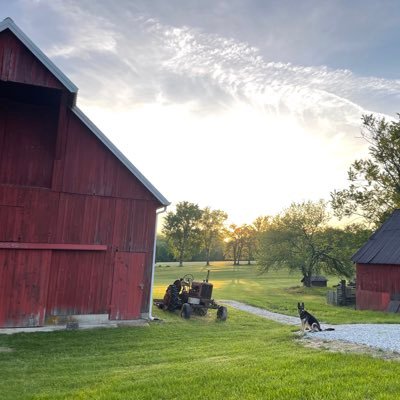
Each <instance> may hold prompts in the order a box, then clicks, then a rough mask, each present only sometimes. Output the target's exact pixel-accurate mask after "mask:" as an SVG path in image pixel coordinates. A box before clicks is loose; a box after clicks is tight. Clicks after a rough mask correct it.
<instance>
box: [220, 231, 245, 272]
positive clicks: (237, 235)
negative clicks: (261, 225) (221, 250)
mask: <svg viewBox="0 0 400 400" xmlns="http://www.w3.org/2000/svg"><path fill="white" fill-rule="evenodd" d="M246 235H247V225H242V226H237V225H236V224H231V225H229V229H228V230H227V231H226V239H225V240H226V252H227V256H228V257H231V258H232V259H233V265H239V264H240V260H241V259H242V254H243V249H244V247H245V240H246Z"/></svg>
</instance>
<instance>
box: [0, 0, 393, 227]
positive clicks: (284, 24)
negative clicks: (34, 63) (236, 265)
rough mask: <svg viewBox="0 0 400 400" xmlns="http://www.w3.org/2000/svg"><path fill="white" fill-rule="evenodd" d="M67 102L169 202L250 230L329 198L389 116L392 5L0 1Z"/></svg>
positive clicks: (2, 13)
mask: <svg viewBox="0 0 400 400" xmlns="http://www.w3.org/2000/svg"><path fill="white" fill-rule="evenodd" d="M7 16H10V17H12V18H13V19H14V21H15V22H16V23H17V25H19V27H20V28H21V29H22V30H23V31H24V32H25V33H26V34H27V35H28V36H29V37H30V38H31V39H32V40H33V41H34V42H35V43H36V44H37V45H38V46H39V47H40V48H41V49H42V50H43V51H44V52H45V53H46V54H47V55H48V56H49V57H50V58H51V59H52V60H53V62H55V64H56V65H57V66H58V67H59V68H60V69H61V70H62V71H63V72H64V73H65V74H66V75H67V76H68V77H69V78H70V79H71V80H72V81H73V82H74V83H75V84H76V85H77V86H78V87H79V94H78V106H79V107H81V108H82V109H83V111H84V112H85V113H86V114H87V115H88V116H89V117H90V118H91V119H92V120H93V122H94V123H95V124H96V125H97V126H98V127H99V128H100V129H102V130H103V132H104V133H105V134H106V135H107V136H108V137H109V138H110V139H111V140H112V141H113V142H114V143H115V144H116V145H117V146H118V147H119V148H120V149H121V150H122V151H123V152H124V153H125V154H126V156H127V157H128V158H129V159H130V160H131V161H132V163H133V164H134V165H135V166H136V167H138V168H139V170H141V172H142V173H143V174H144V175H145V176H146V177H147V178H148V179H149V180H150V181H151V182H152V183H153V184H154V185H155V186H156V187H157V188H158V189H159V190H160V191H161V192H162V193H163V194H164V195H165V196H166V197H167V198H168V199H169V200H170V201H172V202H173V203H175V202H177V201H181V200H189V201H193V202H196V203H199V204H200V206H203V207H205V206H211V207H212V208H220V209H223V210H225V211H227V212H228V214H229V215H230V220H231V221H232V222H237V223H243V222H251V221H252V220H253V219H255V218H256V217H257V216H259V215H265V214H274V213H276V212H279V211H280V210H281V209H282V208H284V207H286V206H288V205H289V204H290V203H291V202H293V201H297V202H298V201H302V200H308V199H311V200H318V199H320V198H323V199H326V200H328V199H329V193H330V192H331V191H333V190H334V189H340V188H342V187H344V186H346V176H347V169H348V166H349V165H350V163H351V162H352V161H353V160H354V159H355V158H357V157H363V156H365V155H366V153H367V147H366V144H365V143H364V142H363V140H362V139H360V126H361V123H360V121H361V116H362V114H365V113H376V114H378V115H381V116H384V117H386V118H394V117H395V116H396V113H397V112H400V107H399V102H400V72H399V71H400V55H399V54H400V53H399V52H398V51H397V47H398V43H399V42H400V4H399V3H398V2H397V1H379V2H378V1H368V0H365V1H351V2H349V1H317V0H315V1H307V0H304V1H301V2H300V1H285V0H280V1H268V0H263V1H262V0H257V1H256V0H253V1H251V0H229V1H218V0H214V1H208V0H197V1H193V0H185V1H183V0H179V1H178V0H169V1H164V0H153V1H151V0H141V1H140V0H129V1H128V0H126V1H125V0H118V1H113V2H110V1H91V0H86V1H85V0H79V1H68V0H67V1H57V0H53V1H41V0H32V1H27V0H24V1H18V0H17V1H13V2H10V1H5V0H0V18H1V19H3V18H5V17H7Z"/></svg>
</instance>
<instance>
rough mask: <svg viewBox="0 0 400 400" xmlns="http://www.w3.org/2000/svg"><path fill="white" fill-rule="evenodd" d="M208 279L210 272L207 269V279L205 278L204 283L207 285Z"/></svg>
mask: <svg viewBox="0 0 400 400" xmlns="http://www.w3.org/2000/svg"><path fill="white" fill-rule="evenodd" d="M209 277H210V270H209V269H208V270H207V278H206V280H205V282H207V283H208V278H209Z"/></svg>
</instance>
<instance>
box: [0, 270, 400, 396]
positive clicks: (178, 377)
mask: <svg viewBox="0 0 400 400" xmlns="http://www.w3.org/2000/svg"><path fill="white" fill-rule="evenodd" d="M186 272H191V273H193V274H194V275H195V277H197V278H203V277H205V272H206V270H205V268H203V266H202V265H198V264H197V265H192V266H188V267H185V268H179V267H174V266H171V267H165V266H162V267H157V273H156V286H155V295H156V296H161V295H162V294H163V293H164V290H165V286H166V285H168V284H169V283H170V282H171V281H172V280H174V279H175V278H176V277H177V276H181V275H183V274H184V273H186ZM211 273H212V275H211V280H212V282H213V283H214V284H215V298H217V299H222V298H226V299H228V298H230V299H237V300H242V301H247V302H249V303H251V304H255V305H259V306H263V307H267V308H269V309H273V310H277V311H282V312H285V313H287V314H291V315H295V313H296V310H295V307H296V304H297V301H304V302H305V303H306V305H307V304H309V305H310V308H311V306H312V310H313V311H314V309H316V310H318V312H317V314H318V315H319V314H320V313H322V314H323V316H324V317H323V318H324V319H325V320H327V321H329V322H336V321H338V322H342V321H346V320H348V321H349V322H350V321H367V320H368V321H369V320H370V319H371V318H375V320H376V321H379V322H383V321H386V322H387V321H390V322H399V321H396V320H395V319H394V317H393V316H389V315H385V314H383V315H378V313H366V312H356V311H354V310H351V309H335V308H333V307H332V310H330V307H329V306H327V305H326V304H324V294H323V291H322V290H307V291H304V290H303V289H301V288H294V287H295V286H297V284H298V281H299V277H296V276H289V275H287V274H285V273H279V274H278V273H271V274H268V275H263V276H261V277H257V272H256V269H255V268H254V267H250V268H249V267H247V266H246V267H245V266H243V267H239V268H237V269H236V270H234V269H233V268H232V267H230V266H227V265H224V264H216V265H215V266H213V267H212V272H211ZM287 288H292V289H287ZM324 310H328V311H324ZM155 314H156V315H157V316H158V317H159V318H161V319H162V322H161V321H159V322H153V323H151V324H150V325H149V326H148V327H141V328H138V327H136V328H128V327H126V328H120V329H96V330H91V331H60V332H52V333H36V334H17V335H13V336H0V399H1V400H6V399H111V400H112V399H118V400H122V399H152V400H157V399H166V400H167V399H168V400H169V399H203V400H204V399H357V400H359V399H397V398H398V393H400V380H399V379H398V376H399V374H400V363H399V362H396V361H385V360H382V359H376V358H372V357H370V356H368V355H356V354H339V353H329V352H327V351H324V350H317V349H309V348H305V347H303V346H302V345H300V344H299V343H298V342H297V340H296V338H297V337H298V336H297V333H296V332H295V331H296V330H297V328H295V327H290V326H285V325H280V324H277V323H275V322H272V321H268V320H265V319H262V318H258V317H255V316H251V315H248V314H245V313H242V312H239V311H235V310H232V309H229V318H228V320H227V321H226V322H217V321H216V320H215V312H213V313H212V314H211V313H210V315H208V316H206V317H195V318H192V319H190V320H183V319H181V318H180V317H179V316H178V315H176V314H171V313H165V312H163V311H160V310H157V309H156V310H155Z"/></svg>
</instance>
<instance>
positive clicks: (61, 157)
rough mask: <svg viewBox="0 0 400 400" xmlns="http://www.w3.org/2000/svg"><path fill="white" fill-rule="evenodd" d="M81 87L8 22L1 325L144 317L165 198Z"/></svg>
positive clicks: (1, 145)
mask: <svg viewBox="0 0 400 400" xmlns="http://www.w3.org/2000/svg"><path fill="white" fill-rule="evenodd" d="M76 96H77V88H76V86H75V85H74V84H73V83H72V82H71V81H70V80H69V79H68V78H67V77H66V76H65V75H64V74H63V73H62V72H61V71H60V70H59V69H58V68H57V67H56V66H55V65H54V64H53V63H52V62H51V61H50V60H49V59H48V58H47V57H46V56H45V55H44V54H43V53H42V51H41V50H40V49H39V48H38V47H37V46H36V45H35V44H33V43H32V41H31V40H30V39H29V38H28V37H27V36H26V35H25V34H24V33H23V32H22V31H21V30H20V29H19V28H18V27H17V26H16V25H15V23H14V22H13V21H12V20H11V19H10V18H7V19H5V20H4V21H3V22H1V23H0V327H23V326H41V325H43V324H45V323H46V321H49V320H52V319H53V318H54V317H55V316H64V317H65V316H70V315H87V314H101V315H102V316H103V317H104V315H106V316H108V318H109V319H110V320H126V319H136V318H140V317H146V316H148V315H149V313H150V312H151V286H152V278H153V264H154V260H153V256H154V243H155V227H156V214H157V210H158V209H160V208H164V209H165V207H166V206H167V205H168V204H169V203H168V201H167V200H166V199H165V198H164V197H163V196H162V195H161V194H160V193H159V192H158V191H157V189H156V188H154V186H153V185H152V184H151V183H150V182H149V181H148V180H147V179H146V178H145V177H144V176H143V175H142V174H141V173H140V172H139V171H138V170H137V169H136V168H135V167H134V166H133V165H132V164H131V163H130V162H129V161H128V160H127V159H126V158H125V157H124V156H123V155H122V153H121V152H120V151H119V150H118V149H117V148H116V147H115V146H114V145H113V144H112V143H111V142H110V141H109V140H108V139H107V138H106V137H105V136H104V134H103V133H102V132H100V130H99V129H98V128H96V126H95V125H93V123H92V122H91V121H89V119H88V118H87V117H86V116H85V115H84V114H83V113H82V111H80V110H79V108H77V107H76Z"/></svg>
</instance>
